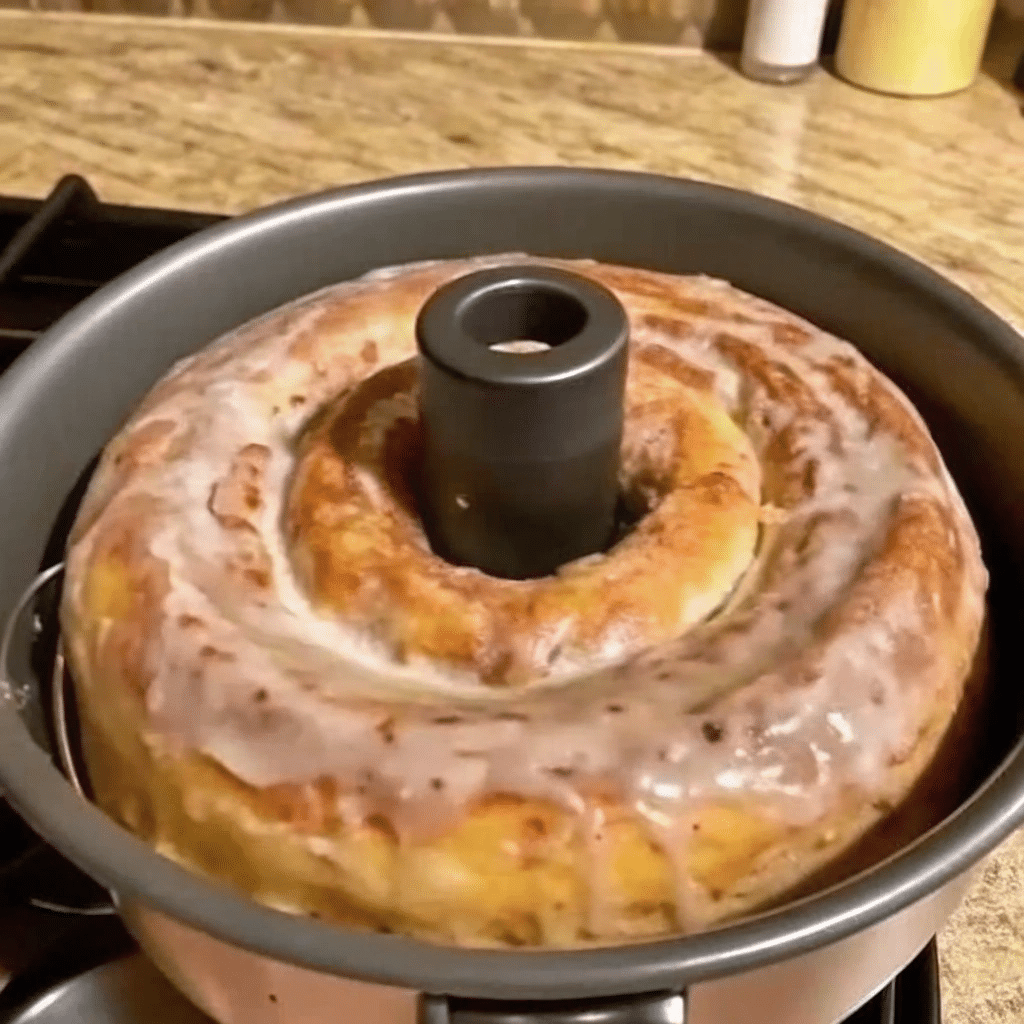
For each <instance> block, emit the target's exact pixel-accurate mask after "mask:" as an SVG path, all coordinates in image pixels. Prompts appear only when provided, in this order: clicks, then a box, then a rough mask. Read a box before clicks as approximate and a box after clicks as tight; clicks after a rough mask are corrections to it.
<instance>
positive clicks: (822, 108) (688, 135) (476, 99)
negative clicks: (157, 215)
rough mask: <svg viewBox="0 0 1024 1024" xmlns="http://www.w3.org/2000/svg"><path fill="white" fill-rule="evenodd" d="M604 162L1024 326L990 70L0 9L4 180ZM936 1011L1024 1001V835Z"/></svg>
mask: <svg viewBox="0 0 1024 1024" xmlns="http://www.w3.org/2000/svg"><path fill="white" fill-rule="evenodd" d="M507 163H545V164H576V165H602V166H608V167H619V168H636V169H644V170H650V171H659V172H663V173H669V174H679V175H688V176H693V177H698V178H703V179H710V180H714V181H718V182H722V183H725V184H729V185H736V186H741V187H745V188H749V189H752V190H755V191H758V192H762V193H765V194H767V195H771V196H774V197H776V198H780V199H784V200H788V201H790V202H794V203H797V204H800V205H802V206H805V207H808V208H810V209H812V210H815V211H817V212H820V213H823V214H826V215H828V216H831V217H834V218H836V219H838V220H841V221H844V222H846V223H847V224H850V225H852V226H854V227H857V228H860V229H862V230H864V231H867V232H870V233H871V234H874V235H876V236H878V237H880V238H883V239H885V240H886V241H888V242H890V243H892V244H894V245H896V246H898V247H900V248H902V249H904V250H906V251H907V252H910V253H912V254H913V255H915V256H918V257H919V258H922V259H924V260H926V261H927V262H929V263H930V264H932V265H933V266H935V267H937V268H938V269H940V270H941V271H943V272H945V273H947V274H948V275H949V276H950V277H952V278H954V279H955V280H956V281H958V282H959V283H961V284H962V285H964V286H966V287H967V288H968V289H970V290H971V291H972V292H974V294H975V295H977V296H978V297H979V298H980V299H982V300H983V301H985V302H987V303H989V304H990V305H991V306H993V307H994V308H995V309H996V310H997V311H999V312H1001V313H1003V314H1004V315H1006V316H1007V317H1009V318H1010V319H1011V320H1013V321H1014V322H1016V323H1017V324H1018V325H1024V117H1022V116H1021V110H1020V97H1015V96H1013V95H1012V94H1011V93H1010V92H1008V91H1007V90H1006V89H1004V88H1003V87H1002V86H1001V85H999V84H997V83H996V82H995V81H993V80H990V79H987V78H983V79H982V80H981V81H980V82H979V83H978V85H977V86H976V87H975V88H974V89H972V90H971V91H969V92H967V93H965V94H962V95H960V96H955V97H950V98H947V99H942V100H930V101H900V100H894V99H888V98H884V97H879V96H874V95H869V94H866V93H862V92H858V91H856V90H854V89H852V88H850V87H848V86H846V85H844V84H842V83H840V82H838V81H835V80H834V79H832V78H830V77H828V76H827V75H824V74H820V75H818V76H817V77H816V78H815V79H814V80H813V81H811V82H809V83H807V84H805V85H802V86H798V87H795V88H789V89H773V88H769V87H764V86H759V85H756V84H754V83H751V82H747V81H745V80H744V79H742V78H741V77H739V76H738V75H737V74H736V73H735V72H734V71H733V70H732V68H731V67H730V66H728V64H727V63H723V62H721V61H719V60H717V59H716V58H713V57H710V56H707V55H704V54H698V53H689V54H687V53H683V54H680V55H677V56H673V57H658V56H650V55H648V56H642V55H637V54H622V53H615V52H609V51H581V50H568V49H560V48H543V49H542V48H537V49H524V48H513V47H485V46H479V45H477V46H473V45H465V44H462V45H443V44H435V43H429V44H428V43H423V42H419V41H409V42H405V41H395V40H387V41H385V40H384V39H381V38H368V37H357V38H352V37H351V36H349V37H346V36H344V35H341V34H331V33H330V32H321V31H316V30H301V29H298V30H290V29H280V28H256V29H245V28H242V27H240V26H231V25H228V26H217V27H204V26H197V25H190V26H187V27H180V26H176V25H174V24H172V23H169V22H132V21H129V20H127V19H126V20H105V19H97V18H95V17H88V18H74V17H66V16H52V17H48V16H43V15H31V14H21V13H15V12H0V193H6V194H24V195H34V196H39V195H42V194H44V193H45V192H46V191H47V190H48V188H49V186H50V185H51V184H52V183H53V182H54V181H55V179H56V178H57V177H59V176H60V175H61V174H63V173H66V172H68V171H78V172H80V173H83V174H85V175H86V176H87V177H88V178H89V179H90V181H91V182H92V184H93V185H94V187H95V188H96V189H97V191H98V192H99V193H100V195H101V196H102V197H103V198H104V199H107V200H110V201H116V202H127V203H146V204H154V205H166V206H180V207H190V208H194V209H201V210H212V211H218V212H237V211H243V210H248V209H251V208H253V207H256V206H259V205H262V204H265V203H268V202H272V201H274V200H278V199H281V198H284V197H288V196H292V195H296V194H298V193H302V192H307V191H311V190H315V189H319V188H323V187H325V186H329V185H334V184H339V183H344V182H351V181H357V180H361V179H367V178H373V177H379V176H383V175H387V174H394V173H402V172H408V171H418V170H425V169H432V168H448V167H459V166H474V165H475V166H481V165H490V164H507ZM941 955H942V967H943V984H944V989H943V998H944V1003H945V1019H946V1021H947V1022H948V1024H975V1022H978V1024H1011V1022H1018V1021H1024V836H1022V835H1018V836H1017V837H1015V838H1014V839H1011V840H1010V841H1009V842H1008V843H1006V844H1005V845H1004V846H1003V847H1002V849H1001V850H1000V851H998V853H997V854H996V855H995V856H993V857H992V858H991V859H990V860H989V862H988V864H987V866H985V868H984V869H983V870H982V872H981V874H980V875H979V879H978V881H977V883H976V885H975V887H974V889H973V891H972V894H971V895H970V897H969V898H968V900H967V901H966V903H965V904H964V906H963V907H962V908H961V909H960V911H959V912H958V913H957V914H956V916H955V917H954V919H953V920H952V921H951V923H950V924H949V926H948V927H947V928H946V930H945V931H944V933H943V934H942V936H941Z"/></svg>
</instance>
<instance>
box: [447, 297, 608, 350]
mask: <svg viewBox="0 0 1024 1024" xmlns="http://www.w3.org/2000/svg"><path fill="white" fill-rule="evenodd" d="M588 319H589V314H588V313H587V308H586V306H584V304H583V303H582V302H581V301H580V300H579V299H578V298H577V297H576V296H575V295H572V294H571V293H570V292H568V291H565V290H563V289H562V288H559V287H558V286H556V285H553V284H550V283H548V282H546V281H511V282H508V283H502V284H501V285H498V286H496V287H493V288H486V289H484V290H483V291H480V292H477V293H476V294H475V295H472V296H470V297H469V298H468V299H467V300H466V301H465V302H464V303H463V305H462V308H461V309H460V310H459V320H460V321H461V326H462V329H463V331H465V333H466V334H467V335H468V336H469V337H470V338H472V339H473V340H474V341H475V342H477V343H478V344H481V345H484V346H486V347H487V348H489V349H491V351H493V352H504V353H508V354H511V355H536V354H539V353H542V352H547V351H550V350H551V349H553V348H557V347H558V346H559V345H564V344H565V343H566V342H567V341H571V340H572V339H573V338H575V337H577V336H578V335H579V334H580V332H581V331H582V330H583V329H584V328H585V327H586V326H587V321H588Z"/></svg>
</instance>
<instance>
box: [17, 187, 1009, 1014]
mask: <svg viewBox="0 0 1024 1024" xmlns="http://www.w3.org/2000/svg"><path fill="white" fill-rule="evenodd" d="M508 187H514V188H518V189H523V188H524V187H526V188H529V187H536V188H543V189H545V190H547V191H548V192H552V193H557V192H558V191H559V190H563V189H564V190H570V191H571V190H574V189H580V188H586V189H588V190H591V191H593V192H597V193H600V192H602V191H607V192H608V194H609V196H611V195H613V194H615V193H617V192H622V191H628V190H632V191H634V192H637V191H639V190H642V191H643V192H644V193H645V194H647V195H650V194H652V193H655V194H660V195H661V196H663V197H665V198H666V199H668V200H672V201H678V202H681V203H691V204H692V203H698V202H699V203H701V204H705V205H709V206H711V207H713V208H716V209H719V210H721V211H722V213H723V214H725V215H728V214H730V213H732V214H743V215H745V216H748V217H749V216H754V217H757V218H760V219H761V220H763V221H765V222H768V223H770V224H771V225H772V226H773V227H774V226H776V225H777V227H778V229H779V231H780V232H781V233H782V234H783V236H786V235H791V234H792V233H794V232H797V233H801V234H803V235H811V236H814V237H816V238H817V239H820V240H823V241H824V242H826V243H828V244H829V245H831V246H833V247H834V248H835V250H836V251H837V252H839V251H842V253H843V255H844V258H846V259H853V260H855V261H857V262H858V265H863V272H864V273H865V274H881V275H887V276H889V277H893V276H895V277H897V278H899V279H900V280H901V281H902V282H905V283H906V284H907V285H908V286H912V287H914V288H916V289H917V290H919V291H921V292H923V293H926V294H927V295H928V297H929V299H930V300H932V301H934V302H935V303H937V304H940V305H941V306H942V307H943V311H944V314H947V315H948V316H949V317H951V318H955V319H956V322H957V323H962V324H964V325H965V326H967V325H969V326H970V328H971V329H972V333H974V334H979V335H982V336H983V337H984V339H985V341H984V344H985V346H986V348H987V355H988V356H989V357H990V358H993V359H995V360H996V361H997V362H998V363H999V364H1000V368H1001V369H1002V370H1003V372H1005V373H1006V374H1007V375H1008V376H1009V377H1010V378H1012V379H1013V380H1014V382H1015V384H1016V385H1017V386H1019V387H1020V388H1021V390H1024V349H1021V347H1020V342H1019V337H1018V335H1017V333H1016V332H1015V331H1014V330H1013V328H1012V327H1010V326H1009V325H1008V324H1006V323H1005V322H1003V321H1002V320H1000V319H999V318H998V317H996V316H995V314H993V313H992V312H990V311H989V310H987V309H986V308H985V307H983V306H982V305H981V304H980V303H978V302H976V301H975V300H974V299H973V298H971V297H970V296H969V295H967V294H966V293H965V292H963V291H962V290H960V289H959V288H956V287H955V286H953V285H951V284H950V283H949V282H947V281H946V280H945V279H943V278H942V277H941V276H940V275H938V274H937V273H934V272H933V271H931V270H929V269H927V268H926V267H924V266H922V265H921V264H919V263H917V262H916V261H914V260H912V259H911V258H910V257H908V256H906V255H904V254H903V253H901V252H899V251H897V250H895V249H893V248H891V247H889V246H887V245H885V244H884V243H881V242H878V241H875V240H873V239H871V238H869V237H867V236H865V235H862V234H860V233H858V232H855V231H853V230H851V229H849V228H846V227H843V226H842V225H840V224H837V223H835V222H832V221H828V220H825V219H823V218H820V217H818V216H816V215H814V214H811V213H809V212H806V211H803V210H800V209H798V208H795V207H791V206H788V205H786V204H783V203H779V202H776V201H774V200H770V199H766V198H763V197H759V196H755V195H752V194H749V193H745V192H740V191H737V190H734V189H729V188H725V187H722V186H717V185H712V184H705V183H699V182H692V181H685V180H678V179H672V178H665V177H659V176H653V175H644V174H638V173H633V172H618V171H604V170H589V169H588V170H583V169H572V170H568V169H560V168H543V167H542V168H529V167H526V168H502V169H484V170H472V171H456V172H442V173H433V174H427V175H415V176H409V177H404V178H397V179H392V180H387V181H383V182H378V183H370V184H364V185H357V186H352V187H348V188H342V189H337V190H332V191H328V192H325V193H321V194H319V195H314V196H310V197H306V198H302V199H298V200H292V201H289V202H286V203H283V204H280V205H277V206H274V207H270V208H269V209H266V210H264V211H261V212H258V213H255V214H252V215H249V216H246V217H244V218H240V219H237V220H234V221H228V222H225V223H223V224H220V225H217V226H215V227H213V228H210V229H207V230H206V231H204V232H202V233H201V234H199V235H196V236H193V237H192V238H190V239H187V240H185V241H184V242H180V243H178V244H177V245H175V246H173V247H171V248H170V249H168V250H166V251H164V252H163V253H160V254H158V255H157V256H155V257H153V258H151V259H149V260H147V261H146V262H145V263H143V264H141V265H140V266H139V267H137V268H135V269H134V270H132V271H131V272H129V273H128V274H126V275H124V276H123V277H122V278H120V279H119V280H117V281H116V282H114V283H113V284H111V285H108V286H107V287H105V288H103V289H101V290H100V291H99V292H98V293H96V294H95V295H94V296H93V297H92V298H90V299H89V300H87V301H86V302H84V303H83V304H82V305H80V306H79V307H77V308H76V309H75V310H74V311H73V312H72V313H70V314H69V315H68V316H67V317H65V318H64V319H63V320H62V321H61V322H60V324H59V325H57V326H56V327H55V328H53V329H52V330H51V331H50V332H48V334H47V336H46V337H45V338H43V339H41V340H40V341H38V342H37V343H36V344H35V345H34V346H33V347H32V349H31V351H30V353H29V354H28V355H27V356H25V357H24V358H22V359H21V360H20V361H19V362H18V363H17V364H16V365H15V366H14V367H13V368H12V369H11V370H9V371H8V372H7V373H6V374H5V375H4V377H3V378H2V379H0V442H2V440H3V438H4V437H5V436H6V435H7V433H8V430H9V429H10V427H9V424H11V423H12V422H13V421H14V419H15V418H17V417H19V416H20V417H25V416H27V415H28V410H29V409H30V408H32V407H35V406H36V404H37V403H43V402H45V401H46V395H45V390H46V378H47V373H48V371H50V370H51V369H52V368H53V367H54V366H55V365H57V364H59V363H60V361H61V360H62V359H63V358H65V355H66V354H68V353H70V352H71V351H73V350H74V348H75V346H76V345H81V344H83V343H87V342H86V341H85V339H86V338H87V336H89V335H93V334H95V333H97V332H98V331H99V330H100V329H101V327H102V323H103V321H104V319H105V318H106V317H108V316H110V315H111V313H112V311H113V310H117V309H119V308H120V307H121V306H123V305H124V304H126V303H128V304H130V303H131V302H132V300H133V298H134V297H136V296H138V295H139V294H140V293H142V292H145V291H146V290H147V289H149V288H151V287H153V286H154V285H155V284H157V283H158V282H161V281H164V280H165V279H168V278H172V277H174V276H175V275H177V274H179V273H181V272H182V271H183V270H185V269H186V268H188V267H189V266H190V265H192V264H195V263H197V262H201V261H202V259H203V258H204V256H209V255H211V254H213V253H216V252H220V253H223V252H225V251H227V252H231V251H236V250H239V249H241V248H242V247H244V246H246V245H247V244H251V242H252V240H253V239H254V238H257V237H266V236H267V235H269V234H273V233H274V232H285V231H288V232H294V231H296V230H301V229H302V228H303V226H304V225H306V224H313V223H315V222H317V221H318V220H320V219H322V218H323V217H324V216H326V215H328V214H334V215H335V216H337V215H343V214H344V212H345V211H346V210H352V209H353V208H355V207H358V206H361V205H363V204H380V203H384V202H388V201H391V200H393V199H396V198H398V197H400V196H401V195H402V194H403V193H409V192H414V193H416V194H417V195H421V196H422V195H423V194H425V193H426V194H429V195H437V196H443V195H445V194H446V193H447V194H451V193H457V192H460V191H466V190H487V191H489V192H493V193H496V194H497V193H500V192H501V191H502V190H503V189H505V188H508ZM28 582H29V581H28V580H27V579H25V580H23V581H21V583H22V585H24V584H27V583H28ZM0 788H2V790H3V791H4V792H5V793H6V795H7V796H8V797H9V799H10V801H11V802H12V804H14V806H15V807H16V808H17V809H18V810H19V811H20V812H21V813H22V814H23V815H24V816H25V818H26V819H27V820H28V821H29V822H30V823H31V824H32V825H33V826H34V827H35V828H36V829H37V831H38V832H40V834H42V835H43V836H44V837H45V838H46V839H47V840H48V841H50V842H51V843H52V844H53V845H54V846H56V847H57V848H58V849H60V850H61V851H62V852H63V853H64V854H65V855H67V856H68V857H69V858H70V859H71V860H73V861H74V862H76V863H77V864H78V865H79V866H80V867H81V868H82V869H84V870H85V871H87V872H88V873H89V874H91V875H92V876H93V877H95V878H96V879H98V880H99V881H101V882H102V883H103V884H105V885H107V886H109V887H110V888H111V889H112V890H114V891H115V892H116V893H117V894H118V896H119V897H120V898H122V899H124V898H131V899H136V900H138V901H140V902H142V903H143V904H146V905H148V906H150V907H152V908H155V909H158V910H160V911H162V912H164V913H166V914H168V915H169V916H171V917H172V918H175V919H177V920H179V921H181V922H183V923H185V924H187V925H191V926H193V927H195V928H197V929H199V930H201V931H204V932H207V933H209V934H211V935H213V936H215V937H216V938H219V939H221V940H223V941H225V942H228V943H230V944H233V945H236V946H240V947H242V948H245V949H248V950H251V951H253V952H258V953H262V954H264V955H268V956H271V957H273V958H275V959H279V960H283V961H286V962H290V963H295V964H299V965H302V966H305V967H308V968H311V969H314V970H323V971H326V972H329V973H332V974H338V975H343V976H346V977H351V978H357V979H362V980H366V981H371V982H378V983H383V984H392V985H398V986H402V987H405V988H412V989H417V990H422V991H426V992H440V993H446V994H453V995H460V996H466V997H479V998H488V997H490V998H505V999H546V998H552V999H557V998H567V997H572V996H578V995H593V996H599V995H614V994H626V993H634V992H643V991H654V990H658V989H674V988H677V987H678V986H681V985H688V984H692V983H693V982H695V981H698V980H705V979H711V978H714V977H721V976H724V975H727V974H732V973H736V972H739V971H743V970H747V969H751V968H755V967H759V966H764V965H766V964H768V963H773V962H777V961H779V960H782V959H785V958H788V957H792V956H796V955H799V954H801V953H804V952H807V951H808V950H811V949H813V948H816V947H819V946H822V945H825V944H827V943H830V942H835V941H838V940H839V939H842V938H844V937H846V936H847V935H850V934H852V933H853V932H855V931H859V930H861V929H864V928H866V927H868V926H870V925H872V924H874V923H876V922H878V921H880V920H882V919H884V918H886V917H889V916H891V915H893V914H895V913H896V912H898V911H899V910H901V909H903V908H904V907H906V906H909V905H910V904H911V903H914V902H916V901H917V900H919V899H921V898H923V897H924V896H926V895H928V894H930V893H931V892H932V891H934V890H935V889H937V888H938V887H939V886H941V885H942V884H943V883H945V882H946V881H948V880H950V879H951V878H953V877H955V876H956V875H958V874H961V873H962V872H964V871H965V870H967V869H969V868H970V867H971V866H972V865H973V864H974V863H976V862H977V861H978V860H980V859H981V858H982V857H983V856H985V854H987V853H988V852H990V851H991V850H992V849H993V848H994V847H995V846H996V845H997V844H998V843H999V842H1001V841H1002V840H1003V839H1004V838H1006V837H1007V836H1008V835H1009V834H1010V833H1011V832H1012V831H1013V830H1014V828H1015V827H1017V826H1018V825H1019V824H1020V823H1021V822H1022V821H1024V741H1021V742H1020V743H1018V744H1017V745H1016V746H1015V747H1014V749H1013V751H1012V752H1011V753H1010V754H1009V755H1008V756H1007V757H1006V758H1005V759H1004V761H1003V763H1002V764H1001V766H1000V767H999V768H998V769H997V770H996V771H995V772H994V773H993V774H992V775H991V776H990V777H989V779H988V780H987V782H986V783H985V784H984V785H983V786H982V787H981V788H980V789H979V790H978V791H977V793H976V794H975V795H974V796H973V797H972V798H971V799H970V800H968V801H967V802H965V803H964V804H963V805H962V806H961V807H960V808H959V809H958V810H957V811H956V812H955V813H954V814H953V815H952V816H950V817H949V818H948V819H947V820H946V821H945V822H943V823H942V824H941V825H939V826H937V827H936V828H935V829H933V830H932V831H931V832H930V833H929V834H928V835H927V836H925V837H922V838H921V839H919V840H918V841H917V842H915V843H914V844H912V845H911V846H909V847H907V848H906V849H904V850H902V851H901V852H900V853H899V854H897V855H896V856H894V857H892V858H890V859H889V860H888V861H887V862H885V863H884V864H883V865H879V866H876V867H875V868H873V869H872V870H870V871H868V872H865V873H864V874H863V875H861V876H858V877H857V878H854V879H851V880H849V881H847V882H845V883H843V884H841V885H839V886H837V887H835V888H833V889H831V890H830V891H828V892H825V893H821V894H818V895H815V896H813V897H810V898H808V899H805V900H802V901H800V902H799V903H794V904H790V905H787V906H785V907H783V908H781V909H779V910H776V911H772V912H770V913H767V914H764V915H761V916H759V917H757V918H754V919H750V920H746V921H743V922H740V923H737V924H734V925H730V926H727V927H724V928H721V929H719V930H716V931H712V932H709V933H705V934H700V935H695V936H687V937H682V938H676V939H670V940H665V941H660V942H652V943H643V944H637V945H628V946H622V947H615V948H603V949H594V950H580V951H575V950H574V951H564V952H562V951H539V952H525V951H523V952H520V951H515V952H511V951H494V950H460V949H451V948H445V947H440V946H433V945H430V944H427V943H424V942H419V941H415V940H411V939H406V938H402V937H398V936H393V935H378V934H366V933H363V932H349V931H345V930H342V929H338V928H336V927H332V926H331V925H329V924H325V923H323V922H319V921H314V920H310V919H306V918H301V917H296V916H292V915H289V914H286V913H283V912H280V911H276V910H272V909H270V908H267V907H264V906H261V905H259V904H257V903H255V902H253V901H252V900H250V899H247V898H246V897H244V896H242V895H239V894H237V893H235V892H234V891H232V890H229V889H228V888H226V887H225V886H223V885H220V884H218V883H216V882H213V881H210V880H207V879H204V878H201V877H199V876H196V875H193V874H191V873H190V872H188V871H186V870H185V869H183V868H181V867H179V866H178V865H176V864H174V863H172V862H171V861H169V860H167V859H165V858H164V857H162V856H160V855H158V854H156V853H155V852H154V851H153V850H151V849H150V848H149V847H148V846H147V845H146V844H144V843H143V842H141V841H140V840H138V839H136V838H135V837H134V836H132V835H131V834H129V833H128V832H126V831H125V830H123V829H122V828H120V827H119V826H118V825H116V824H114V822H113V821H111V820H110V819H108V818H107V817H106V816H105V815H103V814H102V813H101V812H100V811H99V810H98V809H97V808H96V807H94V806H92V805H91V804H88V803H86V802H84V801H82V800H81V799H80V798H79V797H78V796H77V794H76V793H75V792H74V791H73V790H72V788H71V786H70V785H69V783H68V782H67V780H66V779H65V778H64V776H63V775H62V774H61V773H60V771H59V770H58V769H57V768H56V767H55V766H54V765H53V764H52V763H51V761H50V759H49V758H48V757H47V755H46V754H45V753H44V752H43V751H42V750H41V749H40V748H39V747H38V746H36V744H35V743H34V742H33V741H32V740H31V738H30V737H29V735H28V733H27V731H26V730H25V728H24V726H23V725H22V724H21V722H20V720H19V717H18V714H17V710H16V708H15V707H14V706H13V703H12V702H10V701H5V700H2V699H0Z"/></svg>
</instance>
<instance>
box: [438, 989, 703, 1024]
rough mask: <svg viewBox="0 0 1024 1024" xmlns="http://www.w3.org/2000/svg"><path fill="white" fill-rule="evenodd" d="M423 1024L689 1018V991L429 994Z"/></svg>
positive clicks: (670, 1023)
mask: <svg viewBox="0 0 1024 1024" xmlns="http://www.w3.org/2000/svg"><path fill="white" fill-rule="evenodd" d="M418 1024H686V992H685V990H684V991H681V992H655V993H648V994H645V995H639V996H613V997H610V998H605V999H574V1000H551V1001H545V1000H537V1001H530V1002H525V1001H524V1002H503V1001H500V1000H490V999H456V998H453V997H450V996H434V995H424V996H422V997H421V998H420V1008H419V1016H418Z"/></svg>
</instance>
